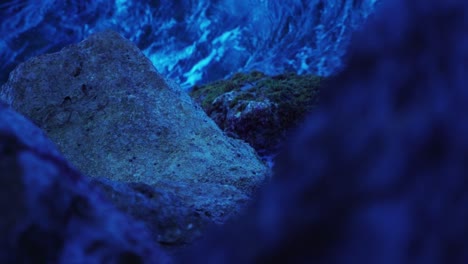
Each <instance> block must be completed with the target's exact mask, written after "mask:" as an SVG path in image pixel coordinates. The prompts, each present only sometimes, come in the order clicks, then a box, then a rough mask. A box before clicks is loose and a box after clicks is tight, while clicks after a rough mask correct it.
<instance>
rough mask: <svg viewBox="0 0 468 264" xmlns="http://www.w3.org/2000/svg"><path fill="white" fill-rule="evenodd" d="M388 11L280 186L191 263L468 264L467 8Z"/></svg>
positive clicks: (300, 135)
mask: <svg viewBox="0 0 468 264" xmlns="http://www.w3.org/2000/svg"><path fill="white" fill-rule="evenodd" d="M380 8H381V9H380V10H379V11H377V12H376V13H375V16H374V17H373V18H371V20H370V21H369V23H368V24H367V27H366V29H365V30H363V31H362V32H359V33H357V34H355V36H354V42H353V44H352V46H351V49H350V51H349V55H348V58H347V63H346V65H347V67H346V69H344V70H343V71H342V72H341V73H340V74H338V75H337V76H336V77H335V78H333V79H332V80H330V83H329V84H328V85H329V86H327V87H326V88H324V91H325V92H324V93H323V96H322V98H321V101H320V104H319V107H318V109H316V111H314V113H313V114H311V115H310V116H309V117H308V119H307V121H306V122H305V124H304V125H302V127H301V128H300V129H299V131H298V132H297V133H296V135H295V137H294V138H293V139H291V140H290V141H289V143H288V144H287V148H286V150H285V152H283V154H282V155H280V158H279V159H278V162H277V167H276V168H275V171H274V176H273V178H274V182H273V183H272V184H271V185H270V186H269V187H268V188H266V189H265V190H264V191H263V192H262V193H261V194H260V197H259V200H258V201H257V204H256V206H255V207H253V208H252V209H251V210H250V212H249V213H248V214H246V215H245V216H243V217H242V219H241V220H239V222H236V223H234V224H232V225H230V226H229V228H227V227H226V229H225V230H221V231H219V232H217V233H214V234H212V235H211V236H210V238H209V239H206V241H205V242H204V243H203V244H202V245H200V246H199V247H197V248H195V249H194V250H193V251H192V252H191V253H188V254H189V256H190V257H189V258H188V259H189V260H190V262H191V263H316V264H320V263H360V264H362V263H402V264H404V263H406V264H410V263H411V264H413V263H433V264H436V263H441V264H442V263H460V264H462V263H468V251H467V249H468V236H467V230H468V206H467V204H468V180H467V175H468V120H467V116H468V91H467V83H468V77H467V76H468V75H467V73H468V60H467V58H468V46H467V45H466V43H467V40H468V35H467V34H466V32H468V21H467V19H466V18H467V17H468V2H467V1H438V0H414V1H404V0H395V1H386V2H385V3H382V6H381V7H380ZM186 260H187V259H186ZM181 263H184V262H183V261H181Z"/></svg>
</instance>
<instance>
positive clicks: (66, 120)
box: [0, 31, 268, 221]
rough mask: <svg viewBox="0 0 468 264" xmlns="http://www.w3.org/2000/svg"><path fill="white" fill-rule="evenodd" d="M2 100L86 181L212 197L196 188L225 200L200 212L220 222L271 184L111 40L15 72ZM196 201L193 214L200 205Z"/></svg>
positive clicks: (118, 40) (127, 46)
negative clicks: (173, 188) (174, 188)
mask: <svg viewBox="0 0 468 264" xmlns="http://www.w3.org/2000/svg"><path fill="white" fill-rule="evenodd" d="M0 99H3V100H4V101H5V102H7V103H8V104H10V105H11V106H12V107H13V108H14V109H15V110H17V111H19V112H20V113H22V114H24V115H25V116H27V117H29V118H31V120H32V121H33V122H34V123H35V124H37V125H38V126H39V127H40V128H42V129H44V131H46V133H47V135H48V136H49V137H50V138H51V139H52V140H53V141H54V142H55V143H56V144H57V146H58V148H59V149H60V151H61V152H62V153H63V155H64V156H65V157H66V158H67V159H68V160H69V161H70V162H71V163H72V164H74V165H75V166H76V167H77V168H79V169H80V170H81V171H82V172H83V173H85V174H87V175H90V176H93V177H108V178H110V179H112V180H118V181H125V182H142V183H145V184H153V185H158V184H159V183H161V182H166V183H167V182H171V181H172V182H175V183H176V184H175V185H178V184H177V183H185V184H188V185H189V186H193V188H199V187H200V186H202V185H205V184H208V185H214V186H215V187H216V189H217V190H218V191H216V192H210V191H209V189H207V190H205V191H204V188H200V189H201V192H200V193H199V196H200V197H206V196H207V195H208V196H209V195H226V196H219V197H216V199H214V197H212V199H211V200H212V201H214V202H216V201H218V203H217V204H208V203H207V204H204V205H203V206H202V207H199V208H197V209H198V210H200V211H204V212H205V213H206V214H207V215H219V208H221V209H222V210H221V211H223V212H227V213H226V214H222V216H221V218H218V219H217V220H219V221H222V220H223V219H224V218H223V217H224V216H226V215H228V213H229V212H231V211H237V210H238V209H239V207H238V206H239V204H242V202H240V201H245V200H246V199H245V196H250V195H251V194H252V192H253V191H254V190H256V189H257V188H258V187H259V186H260V185H261V183H262V182H263V181H264V180H265V177H266V175H267V174H268V168H267V167H266V165H265V164H264V163H263V162H262V161H261V160H260V158H259V157H258V156H257V155H256V153H255V151H254V150H253V149H252V148H251V147H250V146H248V144H246V143H244V142H242V141H240V140H234V139H231V138H229V137H226V136H225V135H224V134H223V132H222V131H221V130H220V129H219V128H218V127H217V126H216V124H215V123H214V122H213V121H212V120H211V119H210V118H208V117H207V116H206V114H205V113H204V112H203V110H202V109H201V108H200V107H198V106H197V105H196V104H195V103H194V102H193V101H192V100H191V98H190V97H189V96H188V95H187V94H186V92H184V91H182V90H180V88H179V87H178V86H177V85H176V84H174V83H173V82H170V81H166V80H165V79H164V78H163V77H162V76H161V75H160V74H158V73H157V72H156V70H155V68H154V67H153V65H152V64H151V62H150V61H149V60H148V59H147V58H146V57H145V56H144V55H143V54H142V53H141V52H140V51H139V50H138V48H137V47H136V46H134V45H133V44H132V43H131V42H130V41H128V40H126V39H124V38H122V37H121V36H120V35H118V34H117V33H115V32H113V31H105V32H101V33H98V34H95V35H92V36H90V37H89V38H88V39H87V40H84V41H83V42H81V43H78V44H76V45H71V46H69V47H67V48H64V49H63V50H61V51H60V52H57V53H53V54H47V55H42V56H38V57H36V58H33V59H31V60H29V61H27V62H25V63H23V64H21V65H19V66H18V67H17V68H16V69H15V70H14V71H13V72H12V73H11V74H10V78H9V80H8V82H7V83H6V84H5V85H4V86H3V87H2V88H1V91H0ZM169 185H170V184H169ZM169 185H168V184H166V186H169ZM190 188H192V187H190ZM233 188H234V191H233V190H232V189H233ZM197 199H199V198H198V197H193V199H192V200H193V203H192V204H191V205H192V206H199V205H201V203H196V202H195V201H196V200H197ZM186 200H187V201H189V200H190V199H186ZM230 201H234V202H230ZM189 202H190V201H189Z"/></svg>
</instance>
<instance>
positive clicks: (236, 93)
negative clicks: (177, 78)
mask: <svg viewBox="0 0 468 264" xmlns="http://www.w3.org/2000/svg"><path fill="white" fill-rule="evenodd" d="M323 79H324V78H323V77H319V76H315V75H297V74H295V73H285V74H280V75H276V76H267V75H265V74H263V73H261V72H258V71H252V72H250V73H237V74H235V75H234V76H233V77H232V78H230V79H227V80H221V81H216V82H213V83H209V84H206V85H203V86H196V87H194V88H193V89H192V90H191V92H190V94H191V96H192V97H193V98H194V100H195V101H197V102H198V103H199V104H200V105H201V106H202V107H203V109H204V110H205V111H206V113H207V114H208V115H209V116H210V117H211V118H212V119H213V120H214V121H215V122H216V123H217V124H218V126H219V127H220V128H221V129H223V130H224V131H225V132H226V133H227V134H228V135H230V136H233V137H238V138H241V139H243V140H245V141H246V142H248V143H249V144H251V145H252V146H253V147H254V148H255V149H256V150H257V151H259V152H260V153H263V152H265V151H267V152H270V151H271V150H274V149H275V147H276V146H277V145H278V143H280V142H281V141H282V140H283V139H284V137H285V135H286V134H287V131H288V130H290V129H291V128H293V127H295V126H296V125H297V124H299V123H300V121H302V120H303V118H304V116H305V114H306V113H308V112H310V111H311V110H312V109H313V108H314V106H316V104H317V102H318V98H319V94H320V87H321V84H322V82H323Z"/></svg>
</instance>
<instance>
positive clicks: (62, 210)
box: [0, 103, 169, 263]
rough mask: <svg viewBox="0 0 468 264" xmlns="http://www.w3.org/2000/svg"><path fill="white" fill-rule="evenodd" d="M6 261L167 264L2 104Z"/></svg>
mask: <svg viewBox="0 0 468 264" xmlns="http://www.w3.org/2000/svg"><path fill="white" fill-rule="evenodd" d="M0 212H1V216H2V217H1V218H0V234H1V235H0V262H1V263H160V262H161V263H167V262H168V261H169V258H168V257H167V255H166V254H164V253H163V252H162V251H161V250H160V249H159V248H158V247H157V246H156V244H155V243H154V242H153V240H152V239H151V236H150V234H149V233H148V232H147V229H146V227H145V226H144V225H143V224H142V223H138V222H136V221H135V220H133V219H131V218H130V217H128V216H126V215H124V214H123V213H121V212H119V211H118V210H117V209H116V208H115V207H113V206H112V205H111V204H110V203H109V202H108V201H107V200H106V199H104V198H103V196H102V195H100V192H99V190H98V189H97V188H96V187H94V186H93V185H91V184H89V182H88V181H87V179H86V178H85V177H84V176H83V175H81V174H80V173H79V172H77V171H76V170H75V169H74V168H73V167H72V166H71V165H70V164H69V163H68V162H67V161H65V160H64V159H63V158H61V156H60V154H59V153H58V151H57V149H56V148H55V146H54V144H53V143H52V142H51V141H49V140H48V139H47V138H46V136H45V135H44V133H43V132H42V131H41V130H40V129H39V128H37V127H35V126H34V125H33V124H32V123H31V122H30V121H28V120H27V119H26V118H24V117H23V116H21V115H19V114H18V113H16V112H14V111H13V110H12V109H9V108H7V106H6V105H5V104H3V103H0Z"/></svg>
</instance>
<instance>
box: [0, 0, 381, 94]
mask: <svg viewBox="0 0 468 264" xmlns="http://www.w3.org/2000/svg"><path fill="white" fill-rule="evenodd" d="M377 2H378V0H327V1H325V0H283V1H268V0H213V1H207V0H197V1H195V0H153V1H151V0H142V1H126V0H114V1H109V0H78V1H69V0H66V1H65V0H64V1H56V0H43V1H35V0H29V1H20V0H12V1H4V2H3V3H1V4H0V19H1V20H0V34H1V36H2V38H1V39H0V72H1V74H0V83H3V82H5V81H6V79H7V74H8V72H10V71H11V70H12V69H13V68H14V67H15V66H16V65H17V64H18V63H20V62H22V61H24V60H26V59H28V58H30V57H32V56H36V55H38V54H42V53H46V52H54V51H58V50H60V49H61V48H63V47H64V46H66V45H69V44H71V43H76V42H78V41H81V40H82V39H84V38H86V37H87V36H88V35H89V34H92V33H93V32H97V31H101V30H104V29H114V30H116V31H118V32H119V33H121V34H122V35H123V36H125V37H126V38H128V39H130V40H131V41H133V42H134V43H135V44H136V45H137V46H138V47H139V48H140V49H141V50H143V52H144V54H145V55H146V56H147V57H148V58H150V60H151V61H152V62H153V64H154V66H155V67H156V68H157V70H158V71H159V72H161V73H162V74H163V75H165V76H167V77H169V78H172V79H174V80H176V81H177V82H179V83H180V84H181V85H182V87H184V88H190V87H192V86H193V85H196V84H200V83H205V82H208V81H213V80H216V79H222V78H225V77H228V76H230V75H232V74H233V73H235V72H240V71H250V70H254V69H255V70H260V71H263V72H265V73H267V74H278V73H281V72H284V71H293V72H296V73H298V74H304V73H315V74H318V75H323V76H327V75H330V74H333V73H335V72H336V71H337V70H338V69H339V68H340V67H341V57H342V56H343V55H344V53H345V50H346V46H347V43H348V42H349V36H350V33H351V32H352V31H353V30H355V29H356V28H358V27H359V26H360V25H361V24H362V23H363V22H364V21H365V19H366V18H367V17H368V15H369V14H371V13H372V12H373V10H374V8H375V6H376V3H377Z"/></svg>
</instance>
